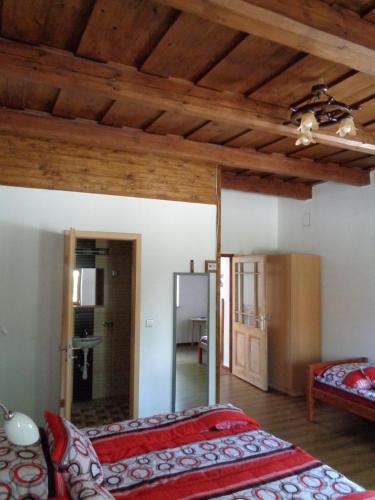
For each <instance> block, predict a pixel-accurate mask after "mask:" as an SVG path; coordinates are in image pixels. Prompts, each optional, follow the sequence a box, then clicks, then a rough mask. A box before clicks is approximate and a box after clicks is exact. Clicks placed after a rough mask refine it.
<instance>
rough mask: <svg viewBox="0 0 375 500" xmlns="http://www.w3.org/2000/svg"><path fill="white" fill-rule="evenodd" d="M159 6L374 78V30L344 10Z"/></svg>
mask: <svg viewBox="0 0 375 500" xmlns="http://www.w3.org/2000/svg"><path fill="white" fill-rule="evenodd" d="M158 1H159V3H162V4H164V5H168V6H170V7H173V8H175V9H179V10H182V11H184V12H189V13H190V14H194V15H196V16H199V17H202V18H204V19H207V20H209V21H212V22H214V23H219V24H222V25H224V26H228V27H230V28H233V29H235V30H238V31H243V32H245V33H251V34H252V35H255V36H259V37H261V38H266V39H268V40H272V41H273V42H276V43H280V44H282V45H287V46H289V47H292V48H294V49H296V50H299V51H303V52H308V53H309V54H313V55H315V56H318V57H322V58H323V59H327V60H329V61H333V62H336V63H340V64H345V65H347V66H349V67H350V68H354V69H356V70H358V71H362V72H363V73H367V74H369V75H373V76H375V64H374V59H375V42H374V40H375V25H374V24H372V23H370V22H369V21H367V20H365V19H361V18H360V17H359V16H356V15H355V14H354V13H353V12H351V11H349V10H346V9H340V10H337V9H333V8H332V7H330V6H329V5H326V4H324V2H322V1H320V0H309V1H308V2H301V1H296V0H294V1H288V2H280V1H277V0H264V1H263V0H158Z"/></svg>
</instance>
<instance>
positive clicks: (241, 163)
mask: <svg viewBox="0 0 375 500" xmlns="http://www.w3.org/2000/svg"><path fill="white" fill-rule="evenodd" d="M0 132H4V133H8V134H12V135H16V136H22V137H31V138H38V139H45V140H56V141H62V142H66V143H72V144H82V145H86V146H90V147H95V148H106V149H112V150H117V151H132V152H141V153H144V152H146V153H154V154H159V155H162V156H167V157H172V158H180V159H186V160H196V161H200V162H206V163H207V164H213V165H215V166H217V165H220V166H227V167H230V168H241V169H245V170H247V169H251V170H255V171H257V172H267V173H277V174H280V175H287V176H292V177H301V178H307V179H314V180H325V181H334V182H341V183H345V184H351V185H357V186H362V185H367V184H369V183H370V177H369V173H368V172H365V171H363V170H361V169H356V168H347V167H342V166H340V165H338V164H335V163H317V162H313V161H311V160H299V159H298V160H297V159H292V158H287V157H285V156H283V155H275V154H266V153H260V152H257V151H254V150H250V149H236V148H230V147H226V146H219V145H216V144H207V143H200V142H194V141H190V140H187V139H183V138H181V137H176V136H159V135H156V134H150V133H147V132H143V131H141V130H136V129H125V128H123V129H119V128H115V127H107V126H104V125H98V124H97V123H96V122H89V121H87V120H69V119H66V118H57V117H54V116H51V115H47V114H45V113H39V114H36V113H28V112H23V111H15V110H10V109H6V108H2V109H0Z"/></svg>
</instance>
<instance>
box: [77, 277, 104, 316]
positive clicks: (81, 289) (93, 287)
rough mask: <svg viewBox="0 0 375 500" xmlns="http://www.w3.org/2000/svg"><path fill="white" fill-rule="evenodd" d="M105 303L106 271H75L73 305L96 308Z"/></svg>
mask: <svg viewBox="0 0 375 500" xmlns="http://www.w3.org/2000/svg"><path fill="white" fill-rule="evenodd" d="M103 303H104V269H95V268H80V269H74V271H73V304H74V306H75V307H96V306H103Z"/></svg>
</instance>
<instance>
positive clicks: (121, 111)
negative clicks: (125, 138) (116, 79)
mask: <svg viewBox="0 0 375 500" xmlns="http://www.w3.org/2000/svg"><path fill="white" fill-rule="evenodd" d="M162 114H163V112H162V111H161V110H158V109H156V108H153V107H151V106H145V105H143V104H141V103H139V102H134V101H131V100H129V99H121V101H115V102H114V103H113V105H112V106H111V107H110V108H109V110H108V111H107V113H106V114H105V115H104V117H103V118H102V119H101V121H100V122H101V123H102V124H103V125H108V126H110V127H134V128H142V129H143V128H145V127H147V126H148V124H149V123H151V122H153V121H154V120H156V119H157V118H158V117H159V116H160V115H162Z"/></svg>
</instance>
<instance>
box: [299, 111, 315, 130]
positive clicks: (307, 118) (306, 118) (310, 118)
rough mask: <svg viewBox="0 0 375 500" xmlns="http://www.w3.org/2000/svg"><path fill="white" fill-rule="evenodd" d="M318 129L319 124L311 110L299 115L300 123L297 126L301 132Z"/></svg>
mask: <svg viewBox="0 0 375 500" xmlns="http://www.w3.org/2000/svg"><path fill="white" fill-rule="evenodd" d="M318 129H319V124H318V122H317V119H316V117H315V115H314V113H312V112H311V111H309V112H308V113H303V114H302V116H301V124H300V126H299V128H298V130H299V131H300V132H302V133H304V132H308V131H310V130H318Z"/></svg>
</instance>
